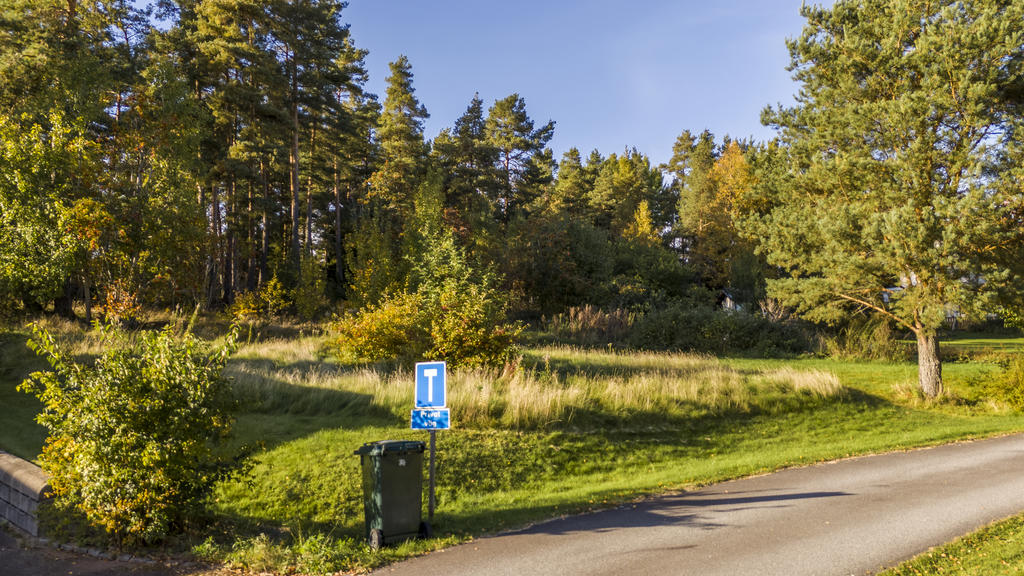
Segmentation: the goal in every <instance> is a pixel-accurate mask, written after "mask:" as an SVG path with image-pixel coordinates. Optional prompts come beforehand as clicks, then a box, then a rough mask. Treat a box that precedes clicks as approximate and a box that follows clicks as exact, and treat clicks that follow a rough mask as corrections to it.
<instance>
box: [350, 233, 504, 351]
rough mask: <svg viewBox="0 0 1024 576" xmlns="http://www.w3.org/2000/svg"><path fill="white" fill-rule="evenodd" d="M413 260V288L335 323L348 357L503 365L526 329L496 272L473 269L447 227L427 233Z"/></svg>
mask: <svg viewBox="0 0 1024 576" xmlns="http://www.w3.org/2000/svg"><path fill="white" fill-rule="evenodd" d="M418 242H419V243H421V244H422V246H421V247H419V248H418V249H417V250H416V251H415V253H416V254H417V256H416V257H415V258H411V259H410V269H411V272H410V277H409V283H410V285H412V286H414V287H415V290H413V291H403V292H399V293H397V294H392V295H386V296H384V298H383V299H382V301H381V302H380V303H379V304H376V305H370V306H367V307H365V308H364V309H363V310H362V311H361V312H358V313H356V314H352V315H348V316H345V317H343V318H341V319H340V320H339V321H338V322H337V323H336V324H335V329H336V331H337V333H338V338H337V340H336V342H335V345H336V349H337V352H336V353H337V355H338V357H339V358H340V359H341V360H343V361H370V362H375V361H379V360H398V361H400V362H403V363H408V362H409V361H412V360H415V359H423V358H430V359H435V360H445V361H446V362H448V363H449V364H450V365H451V366H452V367H459V366H502V365H504V364H505V363H506V362H508V361H509V360H510V359H511V358H512V357H513V356H514V354H515V352H516V342H517V340H518V338H519V335H520V333H521V332H522V331H523V327H522V326H520V325H519V324H518V323H508V322H507V321H506V313H507V311H508V297H507V295H505V294H503V293H502V292H500V291H499V290H498V289H497V288H496V287H495V286H496V284H497V281H496V279H495V277H494V276H493V275H491V274H490V273H487V272H484V273H481V272H479V271H478V270H476V269H474V268H473V267H472V266H471V265H470V264H469V262H468V261H467V259H466V256H465V253H464V252H463V251H462V250H461V249H459V248H458V247H457V246H456V245H455V239H454V237H453V236H452V235H451V234H448V233H435V234H422V235H420V237H419V238H418Z"/></svg>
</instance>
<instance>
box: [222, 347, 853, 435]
mask: <svg viewBox="0 0 1024 576" xmlns="http://www.w3.org/2000/svg"><path fill="white" fill-rule="evenodd" d="M530 360H533V361H528V362H525V363H524V364H526V365H528V366H529V367H515V368H506V369H504V370H491V369H475V370H462V371H458V372H455V373H451V374H449V377H448V406H449V408H451V410H452V419H453V423H454V425H456V426H460V427H471V428H484V427H501V428H511V429H534V428H552V427H556V428H560V427H588V426H596V425H607V424H608V423H609V422H615V421H621V422H627V421H633V422H643V421H645V420H650V419H653V420H655V421H657V420H661V421H664V420H671V419H677V418H686V417H692V416H700V415H706V414H724V413H730V412H749V411H756V410H759V411H765V410H767V411H774V410H780V409H788V408H792V407H794V406H796V405H800V404H805V403H809V402H815V401H820V400H821V399H824V398H830V397H834V396H836V395H838V394H840V393H841V391H842V386H841V385H840V383H839V381H838V379H837V378H836V377H835V375H833V374H831V373H828V372H821V371H800V370H796V369H793V368H781V369H774V370H770V371H760V372H749V371H740V370H737V369H735V368H731V367H729V366H727V365H725V364H723V363H721V362H719V361H718V360H716V359H715V358H713V357H710V356H701V355H693V354H669V353H629V354H626V353H622V354H620V353H615V352H594V351H584V350H579V349H573V348H549V349H543V350H540V351H538V352H536V353H533V354H531V358H530ZM227 375H228V376H230V377H232V378H233V379H234V381H235V385H236V387H237V388H238V389H239V390H240V391H241V392H242V393H243V396H246V397H248V398H250V399H251V400H253V401H254V402H256V403H258V404H259V405H260V406H261V408H259V409H261V410H266V411H273V412H278V411H282V412H291V413H324V412H334V411H343V412H344V411H347V412H350V413H352V414H357V413H363V412H366V411H367V410H370V411H371V412H372V413H374V414H390V415H391V416H393V417H394V418H396V419H407V418H408V416H409V410H410V409H411V408H412V406H413V395H414V393H413V382H414V376H413V374H412V373H411V372H410V371H406V370H398V371H382V370H376V369H373V368H350V367H343V366H338V365H336V364H331V363H327V362H323V361H321V360H320V359H319V358H318V357H317V342H316V339H315V338H306V339H301V340H279V341H270V342H263V343H259V344H251V345H247V346H243V347H242V348H241V349H240V350H239V351H238V353H237V354H236V355H235V358H234V360H233V361H232V362H231V363H230V364H229V367H228V369H227Z"/></svg>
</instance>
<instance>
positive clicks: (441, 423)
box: [412, 408, 452, 430]
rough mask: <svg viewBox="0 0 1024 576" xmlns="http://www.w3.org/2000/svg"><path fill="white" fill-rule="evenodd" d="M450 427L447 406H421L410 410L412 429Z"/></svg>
mask: <svg viewBox="0 0 1024 576" xmlns="http://www.w3.org/2000/svg"><path fill="white" fill-rule="evenodd" d="M451 427H452V420H451V416H450V414H449V412H448V409H447V408H422V409H418V410H413V411H412V429H413V430H448V429H449V428H451Z"/></svg>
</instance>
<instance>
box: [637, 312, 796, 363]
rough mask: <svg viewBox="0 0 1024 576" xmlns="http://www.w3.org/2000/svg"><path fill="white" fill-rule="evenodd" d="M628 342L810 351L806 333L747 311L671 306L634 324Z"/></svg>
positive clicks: (770, 352)
mask: <svg viewBox="0 0 1024 576" xmlns="http://www.w3.org/2000/svg"><path fill="white" fill-rule="evenodd" d="M628 341H629V344H630V345H631V346H633V347H635V348H640V349H644V350H681V351H685V352H708V353H712V354H727V353H753V354H757V355H759V356H776V355H784V354H797V353H800V352H804V351H806V350H807V348H808V345H807V341H806V338H805V337H804V334H803V332H802V331H801V330H800V329H799V328H798V327H796V326H794V325H793V324H790V323H781V322H773V321H771V320H768V319H766V318H763V317H760V316H756V315H753V314H748V313H745V312H729V311H725V310H712V309H710V308H692V307H686V306H682V305H670V306H665V307H662V308H657V309H655V310H652V311H650V312H648V313H647V314H646V315H644V316H643V317H642V318H640V319H639V320H638V321H637V322H636V323H635V325H634V327H633V330H632V332H631V333H630V336H629V340H628Z"/></svg>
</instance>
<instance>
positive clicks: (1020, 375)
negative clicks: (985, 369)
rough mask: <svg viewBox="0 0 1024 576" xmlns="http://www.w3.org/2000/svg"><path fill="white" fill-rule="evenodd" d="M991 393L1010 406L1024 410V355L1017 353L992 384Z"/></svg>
mask: <svg viewBox="0 0 1024 576" xmlns="http://www.w3.org/2000/svg"><path fill="white" fill-rule="evenodd" d="M991 394H992V395H993V396H994V397H995V398H996V399H998V400H1001V401H1003V402H1005V403H1006V404H1007V405H1008V406H1010V408H1013V409H1014V410H1018V411H1024V355H1020V354H1017V355H1015V356H1014V357H1013V358H1012V359H1011V360H1010V361H1009V362H1007V364H1006V368H1005V369H1004V370H1003V373H1002V374H1000V375H999V376H997V377H996V378H995V380H994V381H993V382H992V384H991Z"/></svg>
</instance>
